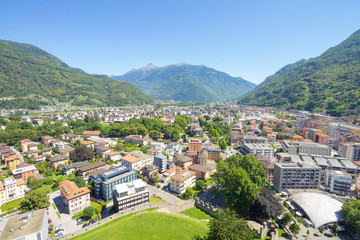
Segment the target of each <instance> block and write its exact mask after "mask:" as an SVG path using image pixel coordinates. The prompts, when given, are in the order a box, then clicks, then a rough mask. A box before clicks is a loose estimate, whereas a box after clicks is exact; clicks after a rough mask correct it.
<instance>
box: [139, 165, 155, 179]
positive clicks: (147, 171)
mask: <svg viewBox="0 0 360 240" xmlns="http://www.w3.org/2000/svg"><path fill="white" fill-rule="evenodd" d="M158 173H159V167H158V166H155V165H148V166H145V167H144V168H143V169H142V174H143V175H144V176H146V177H148V178H152V177H154V176H156V175H158Z"/></svg>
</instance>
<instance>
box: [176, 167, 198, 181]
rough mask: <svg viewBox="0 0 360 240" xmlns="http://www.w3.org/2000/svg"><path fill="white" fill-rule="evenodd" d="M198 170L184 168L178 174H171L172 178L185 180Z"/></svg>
mask: <svg viewBox="0 0 360 240" xmlns="http://www.w3.org/2000/svg"><path fill="white" fill-rule="evenodd" d="M195 174H196V172H194V171H190V170H183V171H181V172H178V173H177V174H175V175H173V176H171V179H173V180H175V181H177V182H184V181H185V180H186V179H188V178H190V177H192V176H194V175H195Z"/></svg>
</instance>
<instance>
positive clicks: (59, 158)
mask: <svg viewBox="0 0 360 240" xmlns="http://www.w3.org/2000/svg"><path fill="white" fill-rule="evenodd" d="M67 164H69V156H66V155H56V156H54V157H51V158H50V168H52V169H53V170H56V169H57V167H58V166H60V165H67Z"/></svg>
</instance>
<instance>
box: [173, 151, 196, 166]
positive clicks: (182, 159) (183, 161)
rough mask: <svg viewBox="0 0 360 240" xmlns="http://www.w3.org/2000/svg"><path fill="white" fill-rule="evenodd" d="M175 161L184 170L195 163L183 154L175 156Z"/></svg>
mask: <svg viewBox="0 0 360 240" xmlns="http://www.w3.org/2000/svg"><path fill="white" fill-rule="evenodd" d="M175 159H176V160H175V163H176V164H177V165H179V166H180V167H182V168H183V169H187V168H188V167H189V166H190V165H191V164H192V162H193V159H192V158H190V157H187V156H185V155H183V154H175Z"/></svg>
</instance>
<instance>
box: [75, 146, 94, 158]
mask: <svg viewBox="0 0 360 240" xmlns="http://www.w3.org/2000/svg"><path fill="white" fill-rule="evenodd" d="M93 158H94V152H93V150H91V149H90V148H88V147H86V146H85V145H84V144H82V145H80V146H79V147H77V148H75V150H74V151H72V152H70V159H71V160H73V161H74V162H82V161H85V160H92V159H93Z"/></svg>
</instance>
